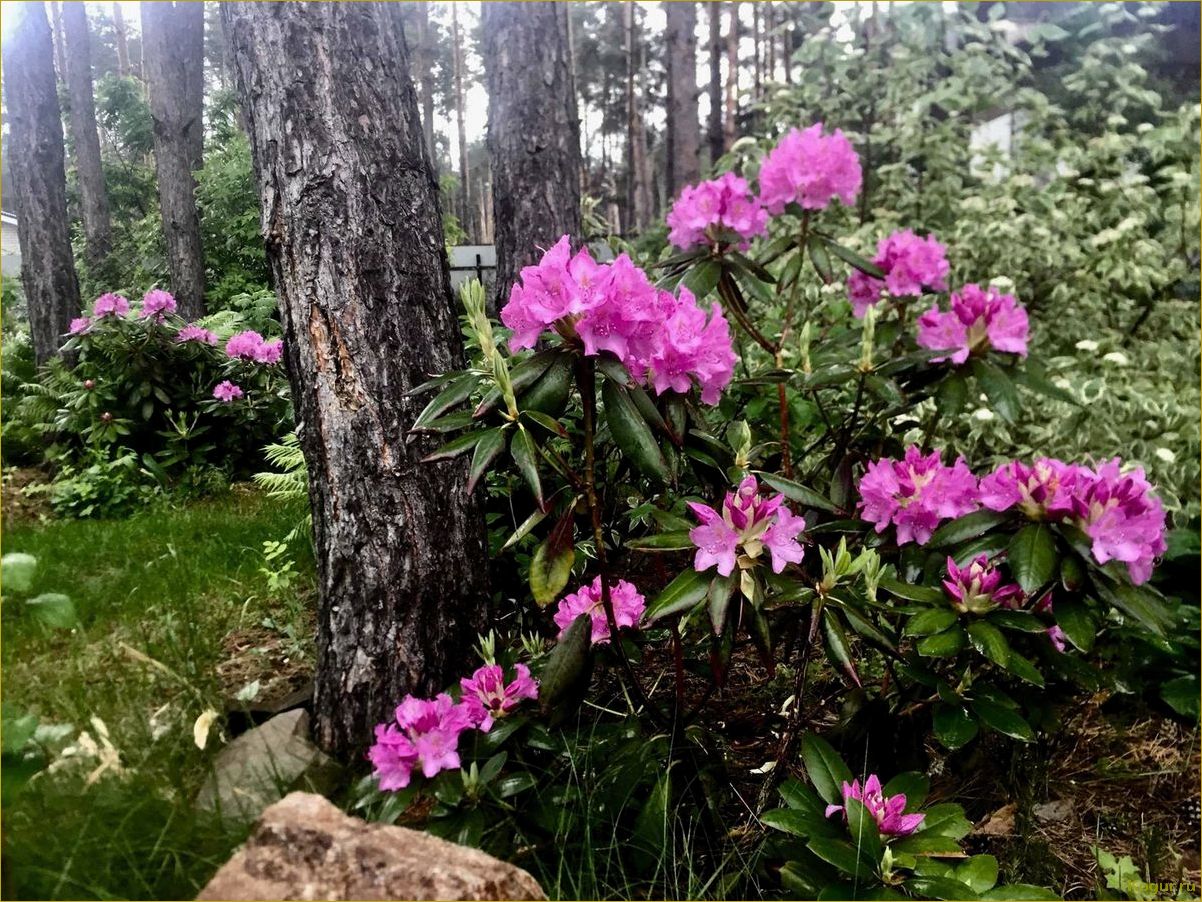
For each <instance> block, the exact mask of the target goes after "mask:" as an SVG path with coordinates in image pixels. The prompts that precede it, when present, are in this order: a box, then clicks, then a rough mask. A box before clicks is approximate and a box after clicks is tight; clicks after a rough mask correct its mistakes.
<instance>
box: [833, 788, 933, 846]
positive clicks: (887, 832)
mask: <svg viewBox="0 0 1202 902" xmlns="http://www.w3.org/2000/svg"><path fill="white" fill-rule="evenodd" d="M849 799H855V800H856V801H857V802H860V803H861V804H862V805H863V806H864V807H865V808H867V809H868V813H869V814H871V815H872V817H873V819H874V820H876V828H877V830H878V831H879V832H880V834H881V835H882V836H909V835H910V834H911V833H913V832H914V831H915V830H917V829H918V828H919V827H921V826H922V822H923V821H924V820H926V815H925V814H903V812H904V811H905V810H906V796H905V793H900V792H899V793H898V794H897V795H895V796H886V795H885V794H884V792H883V791H882V789H881V781H880V778H879V777H877V775H876V774H870V775H869V777H868V779H867V780H865V781H864V787H863V789H861V788H860V781H859V780H852V781H851V783H850V784H849V783H846V782H845V783H844V784H843V804H842V805H827V806H826V817H830V816H831V815H832V814H834V813H835V812H836V811H842V812H843V820H844V822H846V821H847V808H846V807H845V806H846V805H847V802H848V800H849Z"/></svg>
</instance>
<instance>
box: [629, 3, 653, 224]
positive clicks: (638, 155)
mask: <svg viewBox="0 0 1202 902" xmlns="http://www.w3.org/2000/svg"><path fill="white" fill-rule="evenodd" d="M634 11H635V5H634V4H633V3H623V4H622V16H623V24H624V26H625V32H626V215H627V220H628V221H627V223H626V225H625V226H624V231H625V233H626V234H628V235H629V234H632V233H633V232H637V231H642V230H643V229H645V228H646V227H647V223H648V220H649V219H650V215H651V198H650V196H649V188H648V184H647V183H648V178H649V176H648V173H647V136H646V134H645V133H644V131H643V116H642V113H641V112H640V110H639V93H638V81H639V72H640V70H641V69H642V66H640V65H639V60H640V57H639V46H638V28H637V26H636V22H635V16H634Z"/></svg>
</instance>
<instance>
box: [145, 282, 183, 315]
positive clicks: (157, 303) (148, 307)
mask: <svg viewBox="0 0 1202 902" xmlns="http://www.w3.org/2000/svg"><path fill="white" fill-rule="evenodd" d="M175 309H176V303H175V297H174V296H173V295H172V294H171V292H169V291H163V289H161V288H152V289H150V291H148V292H146V294H144V295H143V296H142V312H141V313H140V314H138V315H139V316H141V317H142V318H143V319H150V318H152V317H153V318H154V319H156V320H159V321H162V319H163V317H164V316H166V315H167V314H168V313H174V312H175Z"/></svg>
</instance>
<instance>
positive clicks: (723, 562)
mask: <svg viewBox="0 0 1202 902" xmlns="http://www.w3.org/2000/svg"><path fill="white" fill-rule="evenodd" d="M759 492H760V487H759V483H757V482H756V479H755V477H754V476H748V477H746V478H745V479H744V480H743V481H742V482H740V483H739V487H738V489H737V490H735V491H733V492H727V493H726V499H725V500H724V501H723V503H722V512H721V513H719V512H718V511H716V510H714V509H713V508H712V507H710V506H709V505H706V504H698V503H697V502H694V501H690V502H689V507H690V508H691V509H692V511H693V513H694V514H696V515H697V519H698V520H700V521H701V525H700V526H695V527H693V529H691V530H689V538H690V539H692V540H693V544H694V545H696V546H697V554H696V556H695V557H694V559H693V568H694V569H695V570H697V571H699V572H700V571H704V570H708V569H709V568H710V567H713V566H715V565H717V567H718V573H719V574H721V575H722V576H730V574H731V573H732V572H734V569H735V565H736V564H739V565H740V567H742V568H744V569H746V568H748V567H751V566H752V565H753V564H754V563H755V561H756V559H757V558H759V556H760V555H761V554H763V553H764V551H765V549H766V550H767V551H768V554H769V556H770V557H771V559H772V572H773V573H780V572H781V571H782V570H784V569H785V565H786V564H789V563H794V564H797V563H800V562H801V559H802V557H803V556H804V554H805V550H804V549H803V548H802V547H801V544H800V543H799V542H798V541H797V537H798V535H800V534H801V531H802V530H803V529H805V525H806V521H805V519H804V518H803V517H800V516H797V515H796V514H794V513H793V512H792V511H791V510H789V508H788V507H786V506H785V497H784V495H774V496H772V497H761V496H760V493H759ZM740 548H741V549H742V552H741V553H740Z"/></svg>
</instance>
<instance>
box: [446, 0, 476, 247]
mask: <svg viewBox="0 0 1202 902" xmlns="http://www.w3.org/2000/svg"><path fill="white" fill-rule="evenodd" d="M451 41H452V43H453V45H454V46H453V47H452V48H451V64H452V69H453V72H452V75H453V78H454V82H455V128H456V132H457V134H458V137H459V219H460V222H459V225H460V226H462V228H463V231H464V232H466V233H467V237H468V241H469V242H470V241H472V240H474V236H475V229H473V228H472V172H471V168H470V167H469V166H468V161H467V118H466V114H467V111H466V110H465V109H464V108H463V107H464V103H465V92H464V88H463V67H464V60H463V32H462V31H461V30H460V28H459V4H458V3H452V4H451Z"/></svg>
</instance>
